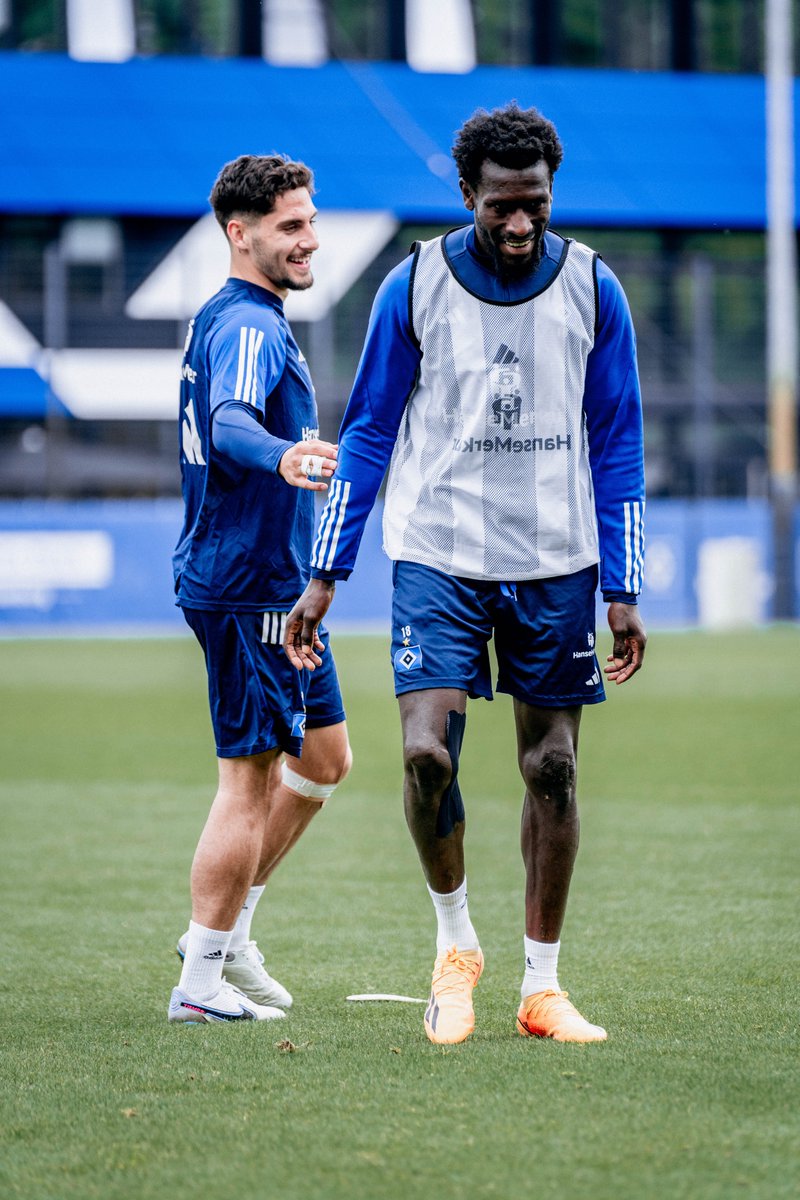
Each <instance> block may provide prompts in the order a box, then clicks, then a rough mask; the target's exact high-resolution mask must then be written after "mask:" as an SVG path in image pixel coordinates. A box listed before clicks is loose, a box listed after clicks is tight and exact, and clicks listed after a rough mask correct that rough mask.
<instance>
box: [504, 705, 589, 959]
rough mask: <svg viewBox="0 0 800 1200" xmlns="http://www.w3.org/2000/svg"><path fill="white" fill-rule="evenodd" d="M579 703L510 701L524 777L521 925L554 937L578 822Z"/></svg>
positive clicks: (545, 938) (536, 935) (540, 937)
mask: <svg viewBox="0 0 800 1200" xmlns="http://www.w3.org/2000/svg"><path fill="white" fill-rule="evenodd" d="M581 711H582V710H581V709H580V708H562V709H550V708H535V707H533V706H531V705H529V704H523V703H522V702H521V701H519V700H515V701H514V716H515V720H516V727H517V749H518V755H519V766H520V771H521V772H522V777H523V779H524V781H525V788H526V791H525V801H524V805H523V810H522V831H521V845H522V857H523V860H524V863H525V873H526V884H525V928H526V932H527V935H528V937H530V938H533V939H534V940H535V941H538V942H557V941H558V940H559V937H560V935H561V927H562V925H563V923H564V914H565V912H566V908H567V898H568V895H569V886H570V881H571V879H572V869H573V866H574V864H575V857H576V855H577V852H578V839H579V832H580V822H579V818H578V806H577V802H576V758H577V751H578V729H579V727H580V720H581Z"/></svg>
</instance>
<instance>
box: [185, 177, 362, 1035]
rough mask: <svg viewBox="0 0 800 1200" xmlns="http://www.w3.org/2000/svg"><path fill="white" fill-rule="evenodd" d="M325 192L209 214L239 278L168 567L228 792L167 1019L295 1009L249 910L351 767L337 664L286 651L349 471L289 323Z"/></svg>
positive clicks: (213, 310)
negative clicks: (325, 497)
mask: <svg viewBox="0 0 800 1200" xmlns="http://www.w3.org/2000/svg"><path fill="white" fill-rule="evenodd" d="M312 190H313V178H312V175H311V171H310V170H309V169H308V167H306V166H304V164H303V163H298V162H292V161H290V160H289V159H287V158H284V157H282V156H280V155H270V156H265V157H263V156H262V157H259V156H253V155H243V156H242V157H241V158H237V159H236V160H235V162H230V163H228V164H227V165H226V166H225V167H223V169H222V171H221V172H220V175H219V177H218V179H217V181H216V183H215V184H214V189H213V191H212V193H211V205H212V208H213V209H214V214H215V216H216V218H217V220H218V222H219V224H220V226H221V228H222V230H223V232H224V233H225V236H226V238H227V240H228V245H229V248H230V254H231V266H230V277H229V279H228V281H227V282H226V284H225V285H224V287H223V288H222V289H221V290H220V291H219V292H217V294H216V296H213V297H212V298H211V300H209V301H208V302H207V303H206V304H205V305H204V306H203V307H202V308H201V309H200V311H199V312H198V314H197V316H196V317H195V318H194V320H193V321H192V322H190V325H189V332H188V334H187V338H186V345H185V347H184V356H183V367H182V370H181V409H180V422H181V449H182V454H181V476H182V486H183V496H184V502H185V507H186V516H185V522H184V527H183V531H182V533H181V537H180V541H179V543H178V546H177V549H176V551H175V555H174V559H173V567H174V574H175V591H176V594H177V602H178V604H179V605H180V606H181V607H182V608H183V612H184V616H185V617H186V621H187V623H188V624H189V626H190V627H191V629H192V630H193V631H194V633H195V634H196V636H197V639H198V641H199V642H200V645H201V646H202V648H203V651H204V654H205V660H206V667H207V670H208V690H209V700H210V704H211V719H212V724H213V727H214V736H215V740H216V744H217V756H218V765H219V788H218V791H217V794H216V797H215V799H214V802H213V804H212V807H211V812H210V814H209V817H208V820H207V822H206V826H205V829H204V830H203V834H202V836H201V838H200V842H199V845H198V847H197V851H196V853H195V857H194V862H193V864H192V921H191V924H190V927H189V930H188V932H187V933H185V934H184V935H183V936H182V937H181V938H180V939H179V941H178V954H179V955H180V957H181V958H182V959H183V970H182V973H181V979H180V984H179V986H178V987H176V988H175V989H174V990H173V993H172V998H171V1002H170V1005H169V1012H168V1016H169V1020H170V1021H189V1022H212V1021H239V1020H269V1019H273V1018H276V1017H282V1016H284V1015H285V1010H286V1009H287V1008H289V1006H290V1005H291V1003H292V997H291V995H290V994H289V992H288V991H287V990H286V988H284V987H283V986H282V985H281V984H279V983H278V982H277V981H276V980H274V979H273V978H272V977H271V976H270V975H269V974H268V973H267V972H266V971H265V969H264V966H263V962H264V959H263V956H262V955H261V953H260V951H259V950H258V947H257V946H256V943H255V942H254V941H253V940H252V939H251V937H250V923H251V921H252V918H253V911H254V909H255V906H256V904H257V903H258V900H259V898H260V896H261V893H262V892H263V890H264V884H265V883H266V881H267V879H268V878H269V876H270V874H271V873H272V871H273V870H274V868H275V867H276V866H277V864H278V863H279V862H280V861H281V859H282V858H283V857H284V855H285V854H286V853H287V852H288V851H289V850H290V849H291V847H292V846H293V845H294V843H295V842H296V841H297V839H298V837H299V836H300V834H301V833H302V832H303V830H304V829H305V828H306V826H307V825H308V823H309V821H310V820H311V818H312V817H313V816H314V814H315V813H317V812H318V811H319V810H320V808H321V807H322V804H323V803H324V802H325V800H326V799H327V798H328V797H329V796H330V795H331V794H332V793H333V791H334V790H335V788H336V785H337V784H338V783H339V781H340V780H341V779H343V778H344V776H345V775H346V773H347V771H348V769H349V765H350V748H349V745H348V739H347V729H346V726H345V723H344V710H343V708H342V698H341V694H340V692H339V685H338V681H337V678H336V668H335V665H334V662H333V658H332V656H331V655H330V654H328V655H327V656H326V660H325V669H324V671H322V672H319V673H318V674H317V675H315V676H314V677H313V678H311V679H309V677H307V676H306V677H301V676H299V675H298V674H297V672H296V671H295V670H294V669H293V668H292V667H291V666H290V665H289V663H288V661H287V659H286V656H285V654H284V652H283V649H282V646H281V638H282V632H283V625H284V621H285V618H286V614H287V613H288V611H289V609H290V608H291V607H292V605H293V604H294V602H295V600H296V599H297V597H298V595H299V594H300V592H301V591H302V590H303V587H304V585H305V583H306V581H307V579H308V560H309V555H310V551H311V541H312V534H313V522H314V497H313V493H314V492H315V491H320V490H325V489H326V487H327V484H326V483H325V482H323V480H324V479H327V478H330V476H331V475H332V474H333V472H334V470H335V468H336V453H337V451H336V446H334V445H332V444H331V443H330V442H325V441H321V440H320V438H319V432H318V428H317V424H318V419H317V407H316V402H315V399H314V389H313V386H312V383H311V377H310V375H309V372H308V367H307V365H306V362H305V359H304V357H303V355H302V353H301V352H300V349H299V348H298V346H297V343H296V342H295V340H294V337H293V336H292V331H291V329H290V328H289V325H288V323H287V321H286V317H285V316H284V312H283V301H284V299H285V297H286V295H287V292H289V291H301V290H303V289H305V288H308V287H311V285H312V283H313V275H312V272H311V257H312V255H313V253H314V251H315V250H316V249H317V247H318V245H319V242H318V240H317V234H316V231H315V229H314V218H315V216H316V209H315V207H314V204H313V202H312V199H311V193H312ZM312 475H313V476H322V479H319V480H317V481H316V482H315V481H314V480H313V479H311V478H309V476H312ZM321 636H322V637H323V638H324V639H325V642H327V634H326V633H325V632H324V631H321Z"/></svg>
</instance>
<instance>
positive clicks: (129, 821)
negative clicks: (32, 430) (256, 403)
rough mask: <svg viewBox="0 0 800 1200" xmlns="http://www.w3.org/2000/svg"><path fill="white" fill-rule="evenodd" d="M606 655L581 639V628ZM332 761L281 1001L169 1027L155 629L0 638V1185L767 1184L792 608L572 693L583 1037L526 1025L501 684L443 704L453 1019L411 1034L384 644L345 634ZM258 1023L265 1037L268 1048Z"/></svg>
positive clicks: (167, 822)
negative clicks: (351, 998) (456, 990)
mask: <svg viewBox="0 0 800 1200" xmlns="http://www.w3.org/2000/svg"><path fill="white" fill-rule="evenodd" d="M601 652H602V653H605V650H604V649H602V650H601ZM337 659H338V661H339V665H340V673H341V676H342V679H343V684H344V687H345V690H346V698H347V702H348V710H349V720H350V729H351V736H352V742H353V746H354V750H355V755H356V765H355V768H354V770H353V773H352V775H351V777H350V779H349V780H348V781H347V783H346V784H345V785H343V786H342V788H341V789H340V791H339V792H338V794H337V796H336V797H335V799H334V800H333V801H332V802H331V804H330V805H329V806H328V808H327V809H326V810H325V812H324V813H323V814H322V815H321V817H320V818H318V819H317V821H316V822H315V823H314V825H312V827H311V829H310V830H309V832H308V834H307V835H306V837H305V838H304V839H303V840H302V841H301V843H300V844H299V846H298V847H297V849H296V850H295V851H294V853H293V855H292V856H291V857H290V858H289V860H288V861H287V862H286V863H285V864H284V865H283V866H282V867H281V869H280V871H279V872H278V873H277V874H276V876H275V878H274V880H273V882H272V884H271V886H270V889H269V890H268V892H267V894H266V895H265V897H264V900H263V901H262V904H261V906H260V908H259V912H258V914H257V917H256V930H255V932H256V934H257V936H258V937H259V941H260V942H261V944H262V946H263V948H265V949H266V951H267V955H268V958H267V961H268V964H269V965H270V966H271V967H272V969H273V970H274V973H275V974H276V975H277V976H278V977H279V978H280V979H281V980H282V981H284V982H285V983H286V984H287V985H288V986H289V988H290V990H291V991H292V992H293V993H294V995H295V1001H296V1003H295V1010H294V1011H293V1013H292V1015H291V1017H290V1018H289V1019H288V1020H287V1021H285V1022H283V1023H282V1024H281V1025H279V1026H274V1025H266V1026H258V1027H251V1026H248V1027H234V1028H228V1027H222V1028H220V1027H214V1028H209V1027H205V1028H173V1027H170V1026H168V1025H167V1022H166V1006H167V1001H168V998H169V992H170V989H171V988H172V986H173V984H174V983H175V982H176V981H177V977H178V962H177V959H176V958H175V957H174V954H173V947H174V943H175V940H176V938H177V936H178V934H180V933H181V932H182V931H183V929H184V928H185V924H186V920H187V915H188V911H187V906H188V882H187V878H188V869H189V863H190V859H191V854H192V851H193V848H194V844H195V841H196V838H197V835H198V833H199V830H200V827H201V825H202V822H203V820H204V817H205V813H206V810H207V807H208V803H209V800H210V796H211V793H212V790H213V785H214V779H215V763H214V759H213V752H212V746H211V737H210V727H209V723H208V717H207V712H206V702H205V692H204V688H205V684H204V677H203V669H202V662H201V658H200V653H199V651H198V650H197V648H196V647H195V646H194V644H193V643H192V642H191V641H189V640H188V639H186V640H174V641H169V640H165V641H133V642H122V641H120V642H114V641H107V642H106V641H68V642H67V641H31V642H21V641H20V642H11V641H6V642H0V711H1V712H2V721H1V722H0V822H1V823H2V834H3V845H4V847H5V852H4V854H3V859H2V870H0V891H1V893H2V900H3V906H2V912H3V933H4V937H3V940H2V945H3V955H2V957H3V971H2V1008H1V1009H0V1020H2V1028H3V1049H2V1068H1V1070H2V1104H3V1111H2V1120H1V1121H0V1195H1V1196H2V1197H4V1198H5V1197H15V1198H16V1197H24V1198H25V1200H41V1198H45V1197H48V1198H49V1197H52V1198H53V1200H73V1198H75V1200H77V1198H81V1200H86V1198H90V1197H102V1198H104V1200H150V1198H153V1200H155V1198H158V1200H161V1198H166V1197H172V1196H176V1197H189V1196H192V1195H202V1196H205V1195H208V1196H212V1197H216V1196H225V1197H228V1198H230V1200H236V1198H238V1197H247V1196H265V1197H270V1198H271V1197H276V1198H278V1200H317V1198H319V1200H340V1198H341V1200H345V1198H347V1200H395V1198H397V1200H416V1198H417V1197H420V1198H422V1197H425V1198H426V1200H429V1198H431V1200H456V1198H459V1200H460V1198H461V1197H470V1196H473V1197H497V1198H500V1200H517V1198H520V1197H545V1196H554V1197H563V1198H564V1200H612V1198H613V1200H661V1198H662V1197H663V1198H665V1200H666V1198H669V1200H680V1198H684V1197H685V1198H687V1200H712V1198H713V1200H730V1198H731V1197H736V1196H742V1197H756V1198H761V1197H763V1198H764V1200H766V1198H767V1197H769V1198H770V1200H774V1198H777V1197H788V1196H794V1195H796V1190H795V1189H796V1186H797V1173H796V1171H797V1157H796V1156H797V1146H798V1088H797V1080H798V1059H797V1036H796V1027H797V1001H798V997H797V950H798V934H797V929H798V918H797V901H798V890H799V889H798V858H797V845H798V838H797V834H798V793H800V783H799V777H800V764H799V763H798V743H799V742H800V630H798V629H794V628H789V627H779V628H775V629H772V630H765V631H758V632H751V633H743V634H741V635H739V634H737V635H725V636H722V635H720V636H709V635H701V634H662V635H657V636H654V637H653V638H652V639H651V645H650V648H649V650H648V661H647V667H646V670H645V671H644V672H643V673H642V674H641V675H639V676H638V677H637V679H636V680H635V681H633V683H631V684H629V685H628V686H627V687H626V688H622V689H617V690H616V691H615V692H614V694H613V695H612V696H611V697H610V699H609V703H607V704H605V705H602V706H600V707H599V708H596V709H594V710H588V711H587V713H586V716H585V719H584V724H583V730H582V747H581V761H580V773H579V791H580V796H581V806H582V816H583V831H582V839H583V840H582V846H581V852H580V855H579V859H578V867H577V871H576V876H575V881H574V884H573V891H572V898H571V903H570V909H569V913H568V917H567V925H566V928H565V931H564V937H563V947H564V948H563V950H562V957H561V964H562V970H561V979H562V984H563V985H564V986H566V987H568V988H569V989H570V992H571V995H572V996H573V998H574V999H575V1000H576V1001H577V1003H578V1004H579V1006H580V1007H581V1009H582V1010H583V1011H584V1012H585V1013H586V1015H587V1016H588V1017H590V1018H591V1019H592V1020H595V1021H597V1022H599V1023H601V1024H603V1025H605V1026H606V1027H607V1028H608V1030H609V1034H610V1038H609V1041H608V1042H607V1043H606V1044H605V1045H595V1046H584V1047H581V1046H561V1045H556V1044H553V1043H538V1042H537V1043H534V1042H530V1041H523V1040H522V1039H521V1038H519V1037H517V1035H516V1034H515V1032H514V1015H515V1011H516V1007H517V1003H518V988H519V982H520V978H521V968H522V950H521V939H522V866H521V860H520V858H519V851H518V848H517V840H518V832H517V829H518V818H519V808H520V799H521V789H520V784H519V782H518V779H517V773H516V765H515V753H514V741H513V734H512V729H511V713H510V705H509V702H508V700H507V698H500V699H498V700H497V701H496V702H495V703H493V704H486V703H476V704H473V705H472V706H471V707H470V710H469V717H468V725H467V741H466V746H465V752H464V755H463V759H462V774H461V779H462V786H463V790H464V795H465V802H466V807H467V823H468V834H467V838H468V871H469V880H470V909H471V913H472V916H473V920H474V922H475V924H476V927H477V929H478V931H479V933H480V934H481V939H482V943H483V947H484V951H485V953H486V960H487V967H486V971H485V974H484V977H483V979H482V981H481V983H480V986H479V987H478V989H477V991H476V994H475V1000H476V1012H477V1030H476V1034H475V1036H474V1037H473V1038H472V1039H471V1040H470V1041H469V1042H468V1043H466V1044H464V1045H462V1046H454V1047H434V1046H432V1045H430V1044H429V1043H428V1042H427V1040H426V1039H425V1036H424V1034H423V1030H422V1009H421V1008H420V1007H416V1006H411V1005H393V1006H388V1005H354V1004H348V1003H347V1002H346V1000H345V996H346V995H347V994H348V993H350V992H367V991H391V992H394V991H397V992H402V993H407V994H410V995H415V996H425V995H426V992H427V987H428V983H429V978H430V974H429V973H430V967H431V964H432V959H433V953H434V920H433V912H432V909H431V906H430V902H429V899H428V897H427V893H426V892H425V888H424V885H423V882H422V876H421V873H420V870H419V867H418V864H417V860H416V855H415V852H414V850H413V847H412V844H411V840H410V838H409V836H408V834H407V832H406V829H405V824H404V821H403V818H402V812H401V806H400V801H399V794H400V758H399V737H398V726H397V718H396V712H395V704H394V700H393V699H392V696H391V680H390V673H389V668H388V660H387V654H386V650H385V647H384V643H383V641H382V639H372V638H362V639H357V638H349V639H344V638H342V639H340V640H339V642H338V648H337ZM282 1039H289V1040H290V1042H291V1044H292V1045H293V1046H294V1049H289V1048H281V1047H280V1045H279V1043H280V1041H281V1040H282Z"/></svg>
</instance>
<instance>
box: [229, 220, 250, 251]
mask: <svg viewBox="0 0 800 1200" xmlns="http://www.w3.org/2000/svg"><path fill="white" fill-rule="evenodd" d="M245 229H246V226H245V223H244V221H240V220H239V219H238V217H231V219H230V221H228V224H227V225H226V226H225V232H226V234H227V235H228V241H229V242H230V244H231V246H235V247H236V249H237V250H241V249H243V248H244V246H245V242H246V239H245Z"/></svg>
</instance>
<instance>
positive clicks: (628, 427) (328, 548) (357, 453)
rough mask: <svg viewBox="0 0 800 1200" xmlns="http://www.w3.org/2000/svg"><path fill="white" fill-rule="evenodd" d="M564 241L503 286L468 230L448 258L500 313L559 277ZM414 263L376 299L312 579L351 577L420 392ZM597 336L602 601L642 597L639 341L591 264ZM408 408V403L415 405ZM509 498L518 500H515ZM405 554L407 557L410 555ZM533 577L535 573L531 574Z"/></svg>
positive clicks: (588, 414) (587, 412) (550, 243)
mask: <svg viewBox="0 0 800 1200" xmlns="http://www.w3.org/2000/svg"><path fill="white" fill-rule="evenodd" d="M564 251H565V240H564V239H563V238H562V237H561V236H560V235H559V234H557V233H555V232H554V231H552V230H549V231H548V232H547V233H546V235H545V245H544V253H543V257H542V260H541V262H540V264H539V266H538V267H537V269H536V270H535V271H534V272H532V273H531V274H530V275H528V276H525V277H523V278H521V279H519V280H513V281H509V280H504V279H501V278H499V277H498V276H497V274H496V273H495V272H494V271H493V270H492V266H491V264H490V263H489V262H488V260H487V259H486V258H485V256H483V255H482V254H481V253H480V251H479V250H478V249H477V247H476V243H475V235H474V227H473V226H468V227H465V228H462V229H459V230H455V231H452V232H451V233H450V234H448V235H447V237H446V239H445V241H444V252H445V257H446V259H447V263H448V266H449V269H450V271H451V272H452V275H453V276H454V278H455V279H456V280H457V282H458V283H459V284H460V285H461V287H462V288H464V289H465V291H466V292H468V293H470V294H472V295H474V296H476V297H478V299H483V300H486V301H487V302H488V303H489V304H491V305H493V306H495V309H494V311H496V312H497V313H498V320H500V321H501V320H502V318H501V315H500V314H502V310H503V307H504V306H515V305H518V304H520V303H521V302H523V301H525V300H526V299H527V298H529V297H531V296H533V295H536V294H539V293H543V292H545V291H546V290H547V289H548V287H549V286H550V283H551V281H552V280H554V279H555V278H556V277H557V275H558V272H559V271H560V270H561V266H562V263H563V261H564ZM415 262H416V259H415V258H411V257H409V258H407V259H406V260H405V261H404V262H402V263H401V264H400V265H399V266H397V267H395V269H394V270H393V271H391V272H390V273H389V275H388V276H387V278H386V279H385V280H384V282H383V284H382V285H381V287H380V289H379V291H378V294H377V296H376V298H375V303H374V305H373V309H372V314H371V317H370V323H369V328H368V331H367V336H366V341H365V344H364V349H363V352H362V356H361V361H360V363H359V367H358V372H357V374H356V379H355V382H354V385H353V390H352V392H351V396H350V400H349V403H348V406H347V410H346V412H345V415H344V419H343V422H342V427H341V430H340V433H339V458H338V466H337V470H336V475H335V477H334V481H333V483H332V486H331V490H330V493H329V499H328V502H327V505H326V509H325V511H324V512H323V515H322V518H321V521H320V526H319V529H320V533H319V535H318V538H317V542H316V544H315V549H314V555H313V557H312V564H311V565H312V570H311V574H312V575H313V576H315V577H318V578H323V579H346V578H347V577H348V576H349V575H350V573H351V571H352V569H353V566H354V563H355V559H356V555H357V552H358V546H359V544H360V541H361V536H362V534H363V530H364V525H365V522H366V518H367V515H368V513H369V511H370V509H371V508H372V506H373V504H374V502H375V498H376V496H377V493H378V489H379V487H380V484H381V481H382V479H383V476H384V474H385V472H386V468H387V466H388V464H389V460H390V458H391V457H392V453H393V451H394V450H395V446H396V444H397V441H398V432H399V431H400V429H401V425H402V424H403V422H404V419H405V410H406V407H407V405H408V403H409V400H412V397H414V395H415V389H417V387H418V386H419V380H420V368H421V363H422V355H423V352H424V347H423V346H421V345H420V343H419V341H418V339H417V336H416V334H415V331H414V327H413V318H412V313H411V304H410V299H411V294H412V288H413V268H414V264H415ZM594 271H595V285H596V286H595V301H596V313H595V322H594V340H593V344H592V347H591V349H590V351H589V353H588V357H587V360H586V369H585V379H584V388H583V397H582V408H583V414H584V420H585V428H586V438H587V442H588V455H589V462H590V466H591V475H592V484H593V489H594V509H595V516H596V521H597V530H598V536H599V557H600V583H601V588H602V591H603V595H604V597H605V599H606V600H625V601H628V602H635V599H636V595H637V593H638V592H639V591H640V590H641V550H642V545H643V534H642V514H643V511H644V463H643V437H642V412H641V396H640V391H639V378H638V369H637V363H636V339H635V334H634V330H633V324H632V321H631V316H630V311H629V308H628V304H627V300H626V298H625V295H624V292H623V290H622V287H621V286H620V284H619V282H618V280H617V279H616V277H615V276H614V274H613V273H612V272H611V271H610V270H609V268H608V267H607V266H606V265H605V264H604V263H603V262H602V261H601V260H599V259H597V260H596V261H595V268H594ZM413 402H414V401H413V400H412V403H413ZM511 502H516V500H515V498H514V497H511ZM403 557H407V558H409V559H412V560H413V559H414V554H413V552H410V553H407V554H404V555H403ZM531 577H533V572H532V573H531Z"/></svg>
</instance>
